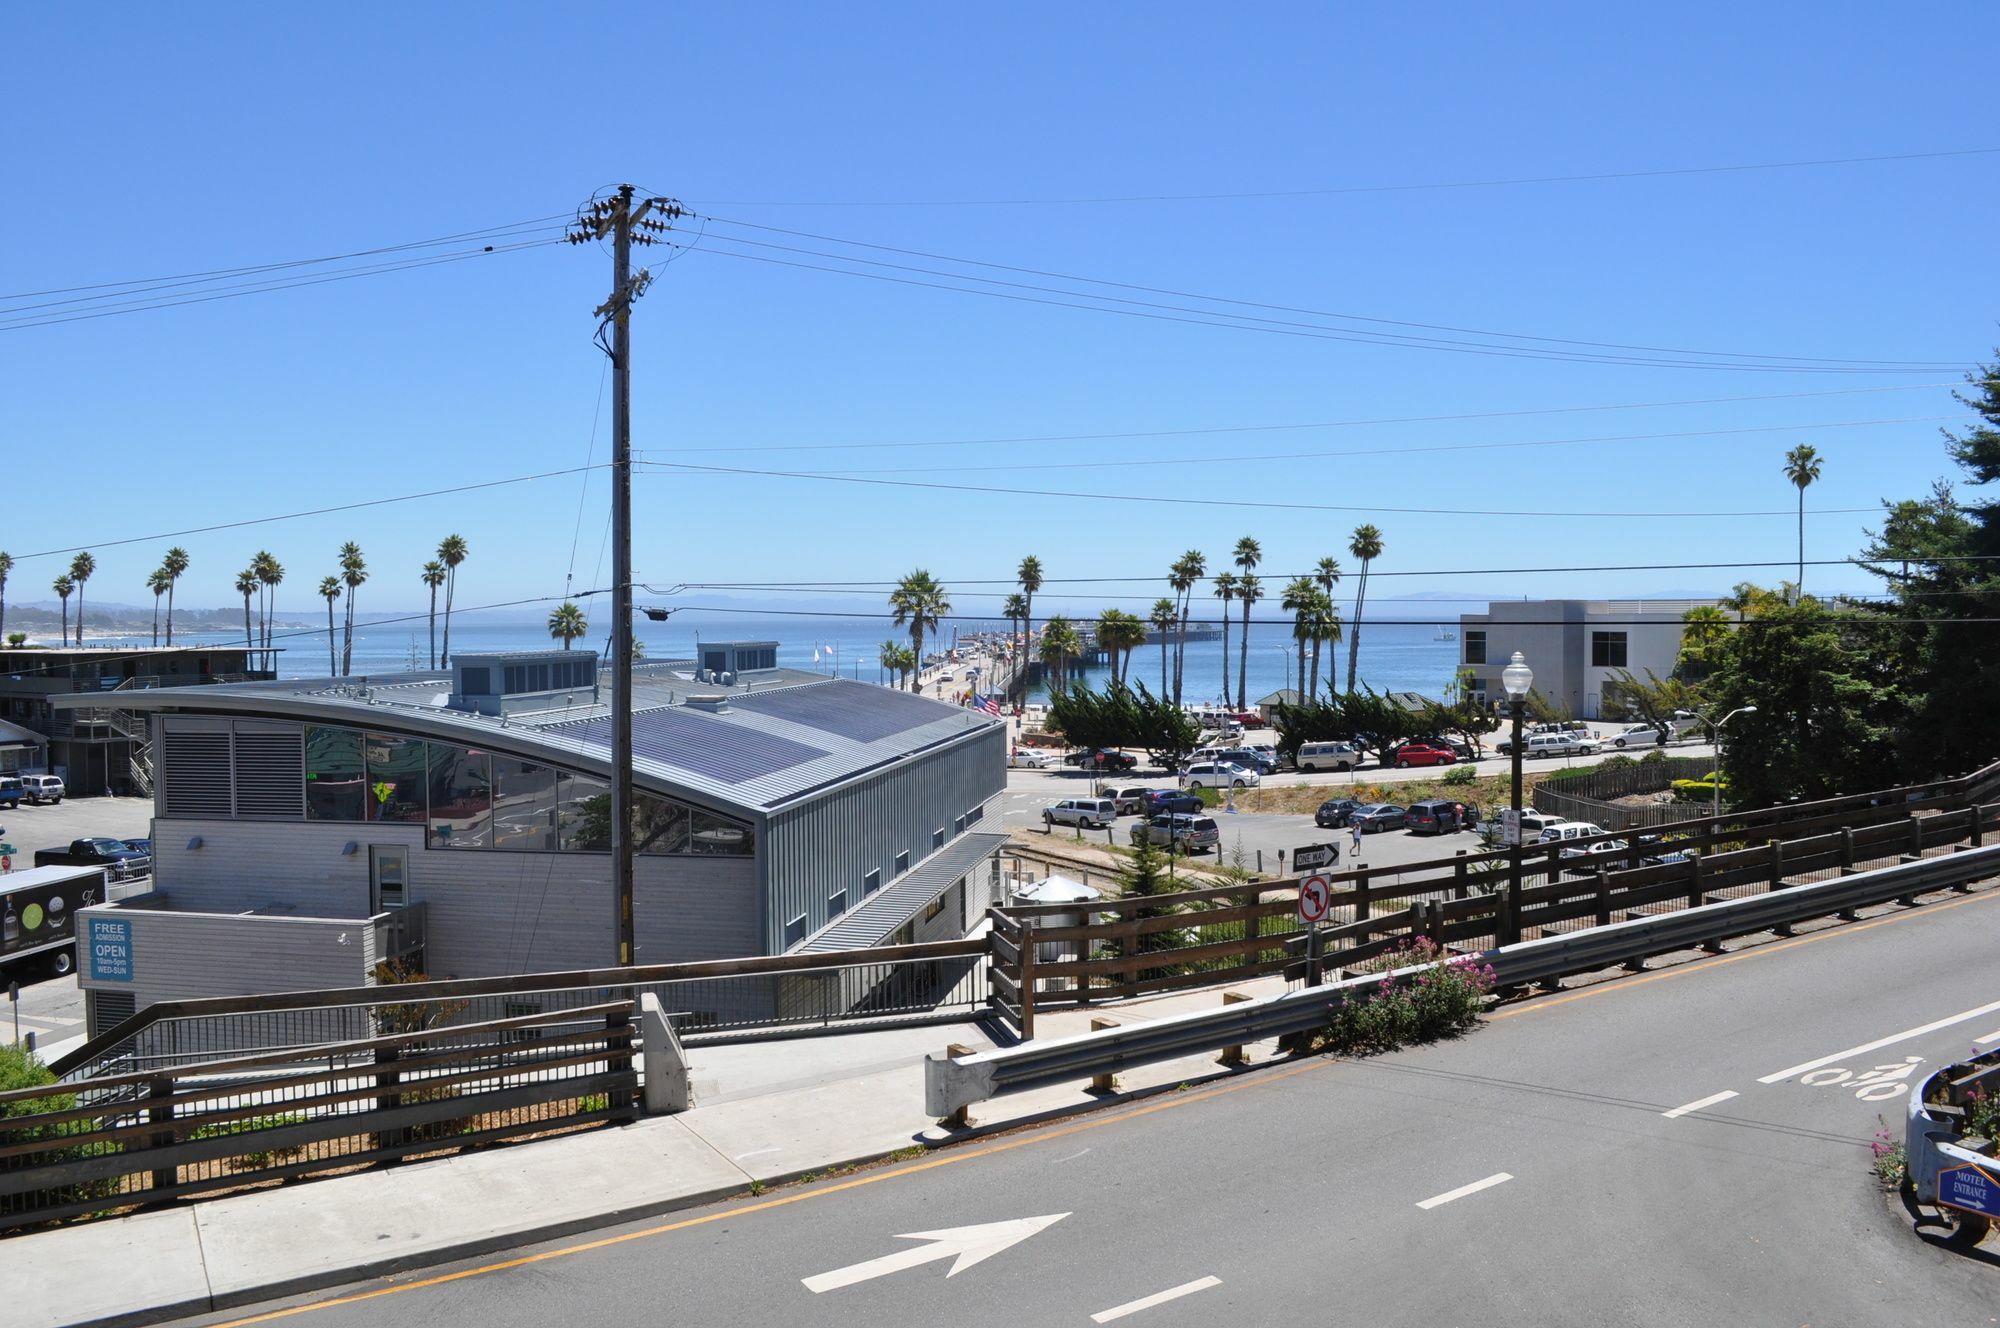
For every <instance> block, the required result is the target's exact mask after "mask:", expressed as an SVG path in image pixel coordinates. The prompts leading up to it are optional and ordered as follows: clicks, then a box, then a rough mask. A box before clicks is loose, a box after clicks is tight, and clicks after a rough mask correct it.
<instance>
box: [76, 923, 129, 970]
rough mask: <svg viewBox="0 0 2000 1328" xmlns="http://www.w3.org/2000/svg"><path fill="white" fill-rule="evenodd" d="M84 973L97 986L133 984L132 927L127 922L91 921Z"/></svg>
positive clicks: (86, 938)
mask: <svg viewBox="0 0 2000 1328" xmlns="http://www.w3.org/2000/svg"><path fill="white" fill-rule="evenodd" d="M84 939H85V941H86V943H87V945H86V949H85V953H84V961H83V962H84V972H86V973H88V974H89V975H90V976H91V978H92V979H93V980H95V981H97V982H130V981H131V980H132V923H131V921H130V920H129V919H126V918H92V919H90V934H89V935H88V936H86V937H85V938H84Z"/></svg>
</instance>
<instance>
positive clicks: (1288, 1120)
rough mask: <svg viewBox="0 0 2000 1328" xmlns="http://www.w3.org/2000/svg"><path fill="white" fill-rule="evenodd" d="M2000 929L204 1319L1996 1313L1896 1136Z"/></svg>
mask: <svg viewBox="0 0 2000 1328" xmlns="http://www.w3.org/2000/svg"><path fill="white" fill-rule="evenodd" d="M1996 928H2000V892H1996V893H1992V894H1985V895H1975V896H1970V897H1966V898H1964V899H1959V900H1953V901H1950V902H1947V903H1944V904H1938V905H1931V906H1928V907H1926V908H1924V909H1921V910H1918V911H1915V912H1909V913H1898V914H1892V915H1888V916H1885V917H1884V918H1882V919H1880V920H1877V921H1874V922H1870V923H1863V924H1858V925H1850V926H1846V927H1838V928H1833V929H1830V930H1825V931H1820V932H1815V933H1812V934H1808V935H1805V936H1801V937H1799V938H1797V939H1795V940H1791V941H1786V942H1776V943H1770V944H1766V945H1763V946H1761V947H1757V948H1754V949H1750V950H1746V951H1742V952H1739V953H1736V954H1732V955H1728V956H1724V957H1721V958H1717V959H1711V960H1705V961H1702V962H1699V963H1694V964H1687V965H1683V966H1680V967H1676V968H1671V969H1663V970H1660V971H1657V972H1654V973H1650V974H1647V975H1644V976H1641V977H1636V978H1628V979H1624V980H1620V981H1616V982H1609V983H1603V984H1600V985H1597V986H1593V987H1588V988H1584V989H1581V990H1579V991H1574V992H1569V993H1563V994H1559V995H1554V996H1549V997H1545V998H1543V999H1541V1000H1538V1001H1534V1002H1528V1003H1524V1004H1519V1005H1515V1006H1512V1007H1509V1008H1508V1009H1507V1010H1505V1011H1504V1012H1502V1013H1500V1014H1499V1015H1498V1016H1496V1017H1494V1018H1491V1019H1489V1020H1488V1021H1487V1022H1486V1023H1485V1024H1484V1025H1483V1026H1482V1027H1481V1028H1479V1029H1477V1030H1476V1031H1474V1032H1473V1033H1471V1034H1470V1035H1468V1036H1466V1037H1464V1038H1462V1039H1458V1040H1455V1041H1452V1042H1447V1043H1442V1044H1438V1045H1435V1046H1431V1047H1427V1048H1421V1049H1416V1050H1412V1051H1408V1052H1404V1053H1398V1054H1394V1055H1388V1056H1382V1057H1377V1058H1373V1059H1367V1060H1361V1061H1338V1060H1333V1059H1330V1058H1312V1059H1306V1060H1301V1061H1296V1062H1292V1063H1290V1064H1287V1065H1282V1066H1275V1067H1272V1068H1268V1069H1265V1070H1261V1071H1254V1070H1253V1071H1250V1072H1247V1073H1244V1074H1242V1075H1239V1076H1237V1077H1235V1078H1233V1079H1231V1080H1228V1081H1225V1082H1224V1083H1223V1084H1222V1085H1221V1086H1219V1087H1216V1088H1209V1089H1202V1090H1195V1091H1190V1092H1186V1093H1182V1094H1171V1095H1166V1096H1162V1097H1158V1098H1154V1099H1152V1100H1150V1101H1148V1102H1146V1103H1144V1104H1141V1105H1137V1106H1133V1107H1127V1108H1124V1109H1121V1110H1117V1111H1112V1112H1106V1113H1101V1114H1098V1115H1095V1116H1089V1117H1083V1118H1080V1119H1076V1120H1071V1121H1067V1122H1061V1123H1056V1124H1052V1125H1049V1126H1045V1127H1041V1128H1036V1129H1030V1130H1027V1131H1023V1132H1019V1133H1016V1134H1012V1135H1007V1136H1003V1137H1000V1138H997V1139H992V1140H988V1141H985V1142H983V1143H976V1144H970V1145H966V1146H963V1147H960V1148H956V1149H948V1150H944V1151H942V1152H939V1153H937V1154H935V1155H933V1156H932V1157H930V1158H927V1159H924V1160H923V1161H922V1162H919V1163H916V1164H911V1165H903V1166H898V1167H890V1168H886V1169H881V1170H876V1171H870V1172H864V1173H861V1174H859V1175H857V1176H854V1177H850V1178H846V1179H843V1180H835V1181H827V1182H822V1183H819V1184H816V1185H811V1186H803V1187H795V1188H791V1189H786V1190H782V1191H779V1192H776V1193H774V1194H770V1195H765V1196H763V1197H761V1198H755V1199H749V1198H746V1199H743V1200H739V1201H736V1202H733V1203H728V1204H723V1205H718V1206H714V1207H710V1208H706V1209H699V1210H694V1211H691V1212H688V1213H685V1214H680V1215H675V1216H673V1217H670V1218H665V1219H656V1220H654V1221H651V1222H648V1223H643V1224H637V1225H634V1226H631V1227H627V1228H622V1229H619V1230H615V1231H609V1232H603V1233H597V1234H594V1235H592V1236H589V1237H583V1238H577V1239H574V1240H571V1241H567V1242H560V1243H557V1244H554V1245H548V1246H541V1247H536V1248H534V1249H529V1250H521V1251H515V1252H509V1253H507V1254H503V1255H497V1256H492V1257H489V1258H487V1259H484V1260H479V1261H475V1262H473V1263H469V1264H465V1265H460V1266H458V1267H456V1268H452V1269H445V1270H432V1271H429V1272H425V1273H422V1274H416V1275H413V1276H412V1277H410V1278H407V1279H401V1280H399V1281H396V1282H389V1283H381V1282H378V1283H371V1284H367V1285H364V1286H359V1287H354V1288H349V1289H347V1290H346V1291H340V1292H323V1293H317V1294H316V1295H314V1296H312V1297H308V1298H304V1299H301V1300H296V1301H292V1302H286V1303H284V1304H282V1305H272V1306H265V1307H259V1309H258V1310H257V1311H251V1312H246V1311H238V1312H236V1313H234V1314H218V1315H211V1316H206V1317H204V1318H201V1319H197V1320H190V1321H189V1322H194V1323H203V1324H223V1323H242V1322H246V1321H253V1320H251V1319H250V1315H251V1314H252V1313H266V1312H268V1311H270V1310H273V1309H280V1310H283V1309H289V1310H291V1311H292V1313H293V1314H295V1315H296V1317H297V1318H298V1319H299V1320H300V1321H301V1322H302V1323H303V1324H306V1325H310V1328H344V1326H347V1325H353V1326H354V1328H359V1326H360V1325H374V1324H380V1323H427V1324H448V1325H459V1324H464V1325H474V1324H477V1325H496V1326H504V1325H521V1326H522V1328H530V1326H532V1328H544V1325H546V1324H548V1323H551V1322H560V1323H609V1322H654V1321H657V1322H679V1323H697V1324H704V1325H710V1324H713V1325H729V1324H746V1325H750V1324H755V1325H766V1324H772V1323H786V1324H791V1323H807V1324H841V1325H846V1324H855V1325H868V1326H869V1328H891V1326H894V1325H925V1326H926V1328H928V1326H929V1325H937V1324H948V1325H952V1326H953V1328H958V1326H959V1325H965V1326H967V1328H978V1326H982V1325H993V1326H994V1328H1019V1326H1020V1325H1024V1324H1032V1325H1041V1324H1079V1325H1083V1324H1091V1323H1103V1322H1114V1321H1115V1322H1123V1321H1125V1320H1128V1319H1129V1321H1130V1322H1131V1323H1132V1324H1134V1325H1139V1326H1141V1328H1154V1326H1156V1325H1157V1326H1158V1328H1174V1326H1176V1325H1209V1324H1216V1323H1232V1324H1287V1323H1295V1322H1296V1323H1307V1322H1309V1323H1333V1324H1349V1323H1354V1324H1376V1323H1397V1324H1400V1323H1424V1324H1438V1325H1457V1324H1463V1325H1479V1326H1480V1328H1490V1326H1491V1325H1513V1324H1522V1325H1536V1326H1537V1328H1540V1326H1541V1325H1551V1324H1577V1325H1592V1326H1593V1328H1594V1326H1595V1325H1602V1324H1606V1323H1632V1324H1645V1325H1689V1326H1690V1328H1693V1326H1696V1325H1699V1328H1713V1326H1714V1325H1716V1324H1812V1325H1839V1324H1856V1325H1876V1324H1890V1323H1894V1324H1898V1325H1904V1324H1910V1325H1917V1324H1967V1323H1991V1322H1993V1321H1994V1315H1995V1314H1996V1313H2000V1252H1997V1251H1995V1249H1994V1248H1993V1245H1994V1243H1993V1242H1989V1245H1988V1246H1987V1247H1986V1248H1985V1249H1982V1250H1980V1251H1976V1252H1973V1253H1971V1254H1960V1253H1954V1252H1951V1251H1947V1250H1945V1249H1942V1248H1940V1247H1938V1246H1935V1245H1932V1244H1928V1243H1926V1242H1925V1241H1923V1240H1922V1239H1920V1238H1919V1237H1918V1236H1917V1235H1915V1234H1913V1232H1912V1229H1911V1222H1910V1219H1909V1218H1908V1216H1907V1215H1905V1214H1904V1213H1903V1212H1902V1210H1901V1209H1900V1208H1898V1207H1896V1206H1894V1205H1893V1204H1892V1202H1891V1200H1890V1199H1888V1198H1887V1197H1886V1196H1884V1195H1883V1194H1882V1193H1881V1192H1880V1191H1879V1190H1878V1189H1877V1187H1876V1186H1875V1183H1874V1181H1873V1178H1872V1177H1871V1175H1870V1172H1869V1150H1868V1143H1869V1139H1870V1136H1871V1134H1872V1133H1873V1132H1874V1131H1875V1130H1876V1129H1877V1128H1878V1121H1879V1120H1887V1121H1889V1122H1891V1123H1892V1124H1893V1123H1895V1122H1897V1121H1898V1120H1899V1119H1900V1116H1901V1111H1902V1105H1901V1101H1900V1097H1901V1094H1902V1092H1903V1089H1904V1088H1905V1086H1906V1085H1907V1083H1908V1078H1907V1077H1906V1076H1908V1075H1915V1074H1921V1073H1924V1072H1926V1071H1927V1070H1928V1069H1930V1068H1934V1067H1935V1066H1936V1065H1938V1064H1939V1063H1940V1062H1941V1060H1943V1059H1948V1058H1952V1057H1955V1056H1957V1055H1960V1054H1963V1053H1964V1052H1965V1050H1966V1049H1967V1048H1968V1047H1969V1046H1971V1045H1972V1044H1973V1043H1974V1041H1975V1039H1978V1040H1981V1041H1984V1042H1985V1043H1986V1044H1987V1045H1993V1043H1994V1042H1995V1041H1996V1040H2000V990H1996V984H1995V971H1996V970H1995V966H1994V964H1993V960H1992V940H1991V938H1992V936H1993V935H1994V934H1995V931H1996ZM1941 1021H1942V1022H1941ZM1863 1074H1870V1075H1885V1074H1886V1076H1887V1077H1886V1078H1883V1079H1881V1080H1880V1081H1879V1083H1878V1084H1872V1085H1863V1086H1862V1087H1860V1088H1859V1089H1857V1076H1859V1075H1863ZM1877 1098H1879V1099H1880V1100H1874V1099H1877ZM1029 1219H1034V1221H1032V1222H1030V1221H1028V1220H1029ZM995 1223H1026V1225H1025V1226H1024V1227H1021V1228H1019V1229H1018V1230H1016V1231H1013V1232H1007V1233H1004V1234H1003V1235H1002V1236H1000V1237H999V1238H996V1239H994V1241H993V1252H992V1253H991V1257H989V1258H986V1259H984V1260H983V1261H980V1262H977V1263H975V1264H973V1265H972V1266H969V1267H965V1268H962V1269H959V1270H958V1271H957V1272H956V1273H955V1275H952V1276H949V1277H947V1275H946V1270H947V1268H948V1267H949V1266H950V1265H949V1264H948V1263H947V1262H945V1261H942V1260H939V1259H935V1258H925V1257H923V1256H925V1255H934V1254H936V1253H937V1252H938V1249H939V1247H937V1246H935V1245H928V1244H927V1243H926V1242H925V1241H923V1240H917V1239H911V1238H910V1237H911V1236H912V1235H913V1234H915V1233H937V1232H953V1231H957V1230H958V1229H960V1228H964V1227H968V1226H970V1227H981V1228H985V1227H987V1226H988V1224H995ZM1036 1226H1040V1227H1041V1228H1042V1229H1040V1230H1039V1231H1038V1232H1036V1233H1034V1234H1024V1233H1025V1232H1027V1231H1028V1230H1030V1229H1032V1228H1033V1227H1036ZM993 1235H994V1233H993V1232H991V1231H990V1230H989V1231H985V1232H979V1233H974V1236H973V1237H972V1238H971V1239H972V1240H974V1241H976V1240H977V1239H978V1238H979V1237H980V1236H988V1237H991V1236H993ZM1009 1235H1011V1236H1017V1237H1019V1239H1018V1243H1013V1244H1011V1245H1006V1244H1005V1238H1006V1236H1009ZM301 1238H302V1239H307V1238H309V1236H307V1235H305V1234H304V1233H302V1235H301ZM390 1238H393V1237H390ZM1002 1246H1005V1247H1002ZM899 1253H902V1254H903V1256H904V1257H903V1258H901V1259H898V1260H892V1261H891V1263H890V1264H888V1265H884V1264H882V1263H878V1262H877V1261H879V1260H883V1259H885V1257H887V1256H894V1255H897V1254H899ZM527 1255H534V1256H539V1257H535V1258H532V1259H528V1260H526V1261H523V1256H527ZM897 1264H900V1265H901V1266H900V1267H897V1266H896V1265H897ZM441 1274H445V1275H447V1276H441ZM449 1274H458V1275H457V1276H448V1275H449ZM371 1293H380V1294H371ZM287 1317H290V1316H287ZM254 1321H260V1322H261V1321H264V1320H261V1319H258V1320H254Z"/></svg>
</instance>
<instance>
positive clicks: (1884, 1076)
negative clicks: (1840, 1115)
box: [1799, 1056, 1924, 1102]
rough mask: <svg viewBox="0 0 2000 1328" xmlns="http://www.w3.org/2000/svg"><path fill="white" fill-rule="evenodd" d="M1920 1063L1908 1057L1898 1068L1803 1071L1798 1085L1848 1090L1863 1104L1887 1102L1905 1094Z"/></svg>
mask: <svg viewBox="0 0 2000 1328" xmlns="http://www.w3.org/2000/svg"><path fill="white" fill-rule="evenodd" d="M1923 1063H1924V1058H1923V1057H1921V1056H1910V1057H1907V1058H1905V1059H1904V1061H1903V1063H1902V1064H1900V1065H1878V1066H1876V1067H1875V1068H1874V1069H1872V1070H1845V1069H1842V1068H1841V1067H1840V1066H1838V1065H1828V1066H1823V1067H1821V1068H1820V1069H1817V1070H1808V1071H1806V1072H1805V1073H1804V1074H1802V1075H1800V1076H1799V1082H1800V1083H1802V1084H1810V1085H1811V1086H1812V1087H1814V1088H1852V1089H1853V1090H1854V1096H1856V1097H1858V1098H1860V1099H1861V1100H1862V1101H1863V1102H1887V1101H1888V1100H1889V1099H1890V1098H1892V1097H1900V1096H1901V1095H1902V1094H1904V1093H1905V1092H1907V1091H1909V1081H1910V1079H1911V1078H1912V1077H1914V1076H1915V1074H1916V1072H1917V1067H1918V1066H1919V1065H1922V1064H1923Z"/></svg>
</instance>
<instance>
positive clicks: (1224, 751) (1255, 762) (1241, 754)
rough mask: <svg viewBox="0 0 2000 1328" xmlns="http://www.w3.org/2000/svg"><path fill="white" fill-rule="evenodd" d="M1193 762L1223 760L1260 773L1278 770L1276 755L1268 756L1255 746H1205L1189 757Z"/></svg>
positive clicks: (1272, 772) (1273, 772) (1267, 773)
mask: <svg viewBox="0 0 2000 1328" xmlns="http://www.w3.org/2000/svg"><path fill="white" fill-rule="evenodd" d="M1188 759H1189V760H1190V761H1191V762H1199V761H1222V762H1226V763H1227V764H1229V765H1239V766H1242V767H1243V768H1244V769H1245V770H1255V771H1256V772H1257V773H1258V774H1260V775H1274V774H1276V773H1277V772H1278V760H1277V758H1276V757H1275V756H1266V755H1265V754H1264V753H1263V752H1260V751H1258V750H1257V749H1256V748H1255V747H1204V748H1201V749H1200V750H1199V751H1197V752H1195V753H1194V755H1193V756H1191V757H1189V758H1188Z"/></svg>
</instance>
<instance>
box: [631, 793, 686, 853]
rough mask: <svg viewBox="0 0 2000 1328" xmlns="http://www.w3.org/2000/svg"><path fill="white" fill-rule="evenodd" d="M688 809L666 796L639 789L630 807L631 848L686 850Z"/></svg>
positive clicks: (652, 850)
mask: <svg viewBox="0 0 2000 1328" xmlns="http://www.w3.org/2000/svg"><path fill="white" fill-rule="evenodd" d="M689 820H690V812H689V809H688V808H686V807H684V806H682V805H681V804H680V803H678V802H673V801H671V800H669V799H667V798H656V797H653V796H652V795H651V794H647V793H641V794H639V795H637V798H636V800H635V802H634V804H633V807H632V851H633V852H634V853H654V854H659V853H685V852H687V851H688V835H689V834H690V832H691V830H692V827H691V826H690V825H689Z"/></svg>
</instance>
